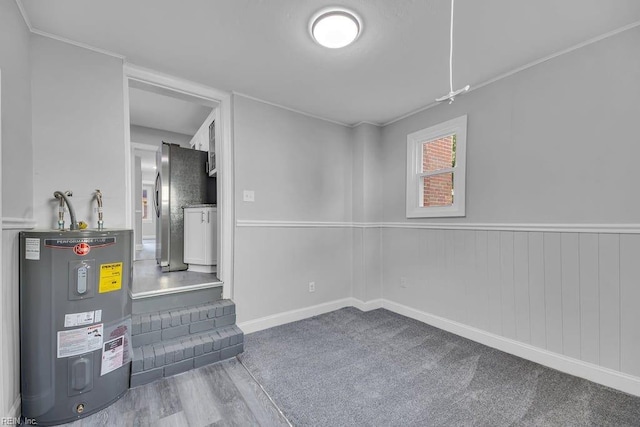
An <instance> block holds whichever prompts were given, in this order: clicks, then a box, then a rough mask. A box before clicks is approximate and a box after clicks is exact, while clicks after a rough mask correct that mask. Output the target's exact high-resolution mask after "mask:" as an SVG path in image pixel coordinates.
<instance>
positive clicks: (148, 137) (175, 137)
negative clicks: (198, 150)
mask: <svg viewBox="0 0 640 427" xmlns="http://www.w3.org/2000/svg"><path fill="white" fill-rule="evenodd" d="M130 130H131V141H133V142H137V143H139V144H147V145H154V146H156V147H162V142H163V141H164V142H169V143H171V144H178V145H180V146H181V147H185V148H189V142H190V141H191V138H193V135H184V134H182V133H175V132H169V131H166V130H160V129H152V128H148V127H145V126H136V125H131V127H130Z"/></svg>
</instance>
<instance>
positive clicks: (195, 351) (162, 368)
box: [131, 325, 244, 387]
mask: <svg viewBox="0 0 640 427" xmlns="http://www.w3.org/2000/svg"><path fill="white" fill-rule="evenodd" d="M243 349H244V334H243V332H242V331H241V330H240V328H238V327H237V326H235V325H233V326H227V327H223V328H220V329H217V330H215V331H206V332H202V333H198V334H193V335H188V336H182V337H178V338H174V339H172V340H169V341H163V342H158V343H155V344H149V345H144V346H142V347H138V348H134V350H133V362H132V364H131V387H136V386H139V385H143V384H147V383H150V382H151V381H154V380H156V379H158V378H162V377H169V376H172V375H176V374H179V373H181V372H186V371H188V370H191V369H194V368H199V367H201V366H204V365H208V364H210V363H214V362H218V361H220V360H225V359H229V358H231V357H234V356H235V355H237V354H239V353H242V351H243Z"/></svg>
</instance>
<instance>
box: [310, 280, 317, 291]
mask: <svg viewBox="0 0 640 427" xmlns="http://www.w3.org/2000/svg"><path fill="white" fill-rule="evenodd" d="M315 291H316V282H309V292H315Z"/></svg>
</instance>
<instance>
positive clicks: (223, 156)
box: [123, 63, 235, 298]
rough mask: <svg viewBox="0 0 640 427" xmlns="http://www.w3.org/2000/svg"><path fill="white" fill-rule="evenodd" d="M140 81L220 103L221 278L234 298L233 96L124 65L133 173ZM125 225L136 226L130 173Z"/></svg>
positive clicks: (126, 142) (225, 293)
mask: <svg viewBox="0 0 640 427" xmlns="http://www.w3.org/2000/svg"><path fill="white" fill-rule="evenodd" d="M130 82H137V83H142V84H145V85H150V86H154V87H156V88H159V89H164V90H169V91H171V92H175V93H177V94H181V95H186V96H191V97H195V98H200V99H203V100H206V101H211V102H214V103H217V104H218V106H217V107H216V108H218V109H219V112H220V123H216V126H220V127H221V129H220V136H221V138H220V143H219V144H217V152H216V167H217V174H216V178H217V187H218V188H217V193H218V232H219V233H218V236H219V238H218V243H217V246H218V247H217V251H218V254H219V257H218V273H217V275H218V278H219V279H220V280H221V281H222V282H223V288H222V296H223V298H233V254H234V247H233V246H234V231H235V209H234V206H235V204H234V192H233V188H234V187H233V179H234V176H233V126H232V124H233V120H232V111H233V110H232V105H231V102H232V101H231V94H230V93H229V92H225V91H221V90H218V89H214V88H212V87H209V86H205V85H201V84H199V83H195V82H192V81H189V80H185V79H182V78H179V77H175V76H171V75H168V74H164V73H160V72H157V71H154V70H150V69H148V68H143V67H139V66H137V65H133V64H128V63H125V64H124V73H123V92H124V135H125V138H124V153H125V167H126V170H127V171H131V170H132V149H131V133H130V121H129V83H130ZM126 175H127V176H126V194H125V209H126V225H127V228H131V227H132V226H133V216H134V212H133V206H132V204H133V182H132V177H131V173H127V174H126Z"/></svg>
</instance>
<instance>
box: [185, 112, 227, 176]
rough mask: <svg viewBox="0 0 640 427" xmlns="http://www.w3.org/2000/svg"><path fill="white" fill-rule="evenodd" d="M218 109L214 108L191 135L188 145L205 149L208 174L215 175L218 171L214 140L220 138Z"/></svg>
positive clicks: (196, 148)
mask: <svg viewBox="0 0 640 427" xmlns="http://www.w3.org/2000/svg"><path fill="white" fill-rule="evenodd" d="M216 123H220V109H219V108H214V109H213V111H211V114H209V116H208V117H207V119H206V120H205V121H204V122H203V123H202V125H200V128H199V129H198V131H197V132H196V134H195V135H193V138H191V141H190V142H189V145H190V146H191V148H193V149H194V150H199V151H206V152H208V153H209V156H208V169H207V172H208V173H209V176H216V173H217V172H218V171H217V169H216V140H218V138H220V125H218V124H216Z"/></svg>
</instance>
